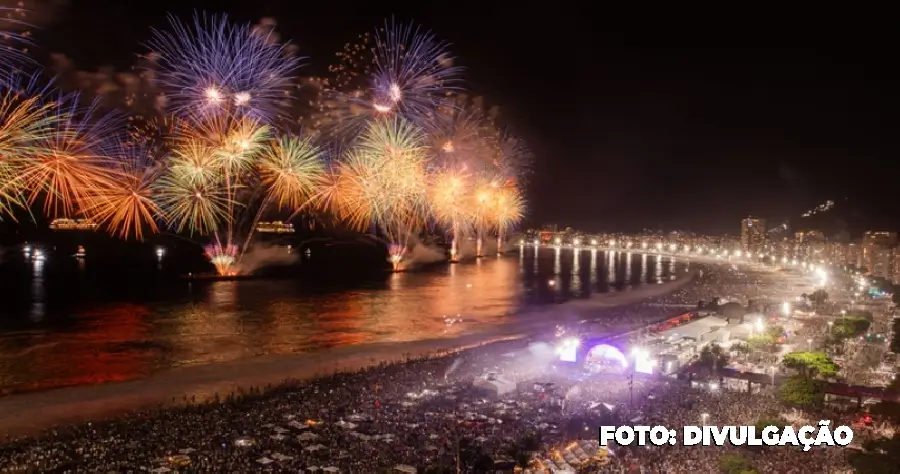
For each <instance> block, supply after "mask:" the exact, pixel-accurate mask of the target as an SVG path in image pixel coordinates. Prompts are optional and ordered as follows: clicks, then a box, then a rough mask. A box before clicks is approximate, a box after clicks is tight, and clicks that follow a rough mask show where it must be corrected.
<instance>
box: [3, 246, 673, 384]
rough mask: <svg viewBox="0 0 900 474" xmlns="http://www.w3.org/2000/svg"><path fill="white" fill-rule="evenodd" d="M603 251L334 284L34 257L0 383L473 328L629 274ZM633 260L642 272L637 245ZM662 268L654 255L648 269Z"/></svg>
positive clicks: (135, 372) (61, 379)
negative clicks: (111, 275)
mask: <svg viewBox="0 0 900 474" xmlns="http://www.w3.org/2000/svg"><path fill="white" fill-rule="evenodd" d="M551 252H552V253H551ZM600 254H603V252H598V251H597V250H590V251H587V250H584V251H573V250H572V249H549V248H545V249H543V250H538V251H536V252H535V251H529V250H526V251H525V252H523V253H522V255H520V258H502V259H481V260H479V261H478V263H472V262H464V263H461V264H458V265H447V266H445V267H438V268H437V269H434V270H431V271H426V272H421V273H397V274H391V275H389V276H387V275H385V276H384V277H383V278H381V279H375V280H372V281H369V282H367V283H365V284H364V285H362V286H360V285H355V286H353V287H348V286H342V287H339V288H325V287H313V286H311V285H313V283H311V282H307V283H304V282H301V281H283V280H282V281H279V280H248V281H221V282H207V283H201V282H194V283H191V284H187V283H182V282H178V281H175V282H169V283H170V285H169V286H165V287H162V286H160V287H157V286H153V285H149V284H147V283H148V282H154V281H157V280H159V278H158V277H157V276H156V275H148V277H147V278H144V279H140V278H138V279H137V280H136V281H135V282H134V283H132V285H133V286H136V287H137V288H138V290H133V291H130V292H129V291H124V290H123V289H122V288H117V289H116V290H115V291H114V290H111V289H109V287H108V286H105V285H107V284H108V283H109V282H105V283H96V282H94V280H93V278H94V277H95V275H94V274H87V275H85V274H83V273H82V272H78V271H74V268H75V266H74V265H71V263H70V261H69V263H68V265H69V267H68V268H70V270H69V271H70V274H69V276H66V277H65V278H63V277H60V278H58V279H59V280H60V282H61V283H60V284H58V285H47V284H46V282H45V267H44V266H45V265H54V263H55V262H54V261H53V260H49V261H47V262H46V263H44V262H35V263H34V264H30V265H29V267H28V270H29V271H30V272H31V281H30V292H29V291H27V289H26V291H24V292H18V293H17V294H16V295H14V296H13V298H16V297H21V298H23V301H22V302H23V303H26V304H24V305H19V306H16V305H15V304H12V303H11V304H10V306H9V308H13V307H17V308H21V309H20V310H19V311H20V312H19V313H16V312H15V311H14V310H9V309H6V308H0V312H2V313H4V314H3V317H2V318H0V386H3V387H5V388H9V389H32V388H48V387H57V386H64V385H73V384H83V383H95V382H102V381H113V380H127V379H132V378H139V377H143V376H145V375H147V374H149V373H152V372H154V371H157V370H162V369H167V368H172V367H176V366H180V365H187V364H208V363H216V362H222V361H229V360H236V359H242V358H247V357H253V356H258V355H262V354H290V353H298V352H303V351H310V350H315V349H318V348H322V347H329V346H340V345H351V344H363V343H375V342H380V343H391V342H402V341H412V340H423V339H431V338H435V337H454V336H458V335H461V334H467V333H474V332H482V331H486V330H490V329H493V328H496V327H498V326H499V325H502V324H506V323H509V322H512V321H517V320H519V318H522V317H523V316H517V315H516V314H517V313H519V312H520V310H521V309H522V308H523V306H525V305H535V304H547V303H551V302H559V301H560V300H565V299H569V298H577V297H589V296H591V295H592V294H593V293H598V292H604V291H609V289H610V288H614V287H617V288H624V287H626V286H628V285H629V282H630V283H631V284H632V285H634V284H637V282H634V281H631V280H630V278H631V276H632V274H633V273H632V271H631V264H632V262H633V260H632V257H631V255H630V254H625V255H622V254H618V253H606V254H604V255H600ZM588 257H589V258H590V261H589V262H587V263H585V262H583V259H585V258H588ZM601 259H602V260H601ZM529 260H530V261H529ZM619 260H621V262H619ZM604 262H605V265H606V268H605V269H604V268H603V265H604ZM617 265H618V266H619V268H618V270H619V271H617ZM622 265H624V268H621V266H622ZM667 265H668V264H667ZM153 267H155V263H154V264H153ZM153 267H151V268H153ZM53 268H56V267H53ZM641 268H642V270H641V271H642V275H643V274H645V273H646V268H647V257H646V256H642V257H641ZM667 268H672V267H670V266H669V267H667ZM151 271H152V270H151ZM601 272H604V275H601ZM662 272H663V262H662V260H661V259H657V261H656V275H657V279H659V278H661V275H662ZM51 274H52V275H57V273H51ZM671 274H672V275H674V274H675V272H674V269H672V271H671ZM604 276H605V277H604ZM53 278H55V279H56V278H57V277H55V276H54V277H53ZM67 279H72V280H75V281H70V280H67ZM53 281H56V280H53ZM73 288H77V290H76V289H73ZM123 288H124V287H123ZM82 290H84V291H82ZM75 291H77V292H79V293H78V295H77V296H75V293H73V292H75ZM10 311H12V312H10Z"/></svg>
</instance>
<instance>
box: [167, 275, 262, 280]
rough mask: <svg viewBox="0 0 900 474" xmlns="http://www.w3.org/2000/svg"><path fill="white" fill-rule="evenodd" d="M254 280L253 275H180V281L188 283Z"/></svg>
mask: <svg viewBox="0 0 900 474" xmlns="http://www.w3.org/2000/svg"><path fill="white" fill-rule="evenodd" d="M253 278H255V277H254V276H253V275H219V274H216V273H193V274H188V275H181V279H182V280H189V281H235V280H251V279H253Z"/></svg>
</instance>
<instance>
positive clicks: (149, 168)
mask: <svg viewBox="0 0 900 474" xmlns="http://www.w3.org/2000/svg"><path fill="white" fill-rule="evenodd" d="M113 156H114V159H115V163H116V164H117V165H118V166H117V168H116V169H114V171H113V172H112V173H111V174H110V178H111V183H110V185H109V186H100V187H97V188H94V189H91V190H90V192H89V193H88V195H87V199H86V201H85V205H84V207H83V209H82V212H83V213H84V214H85V215H86V216H87V217H89V218H90V219H91V220H92V221H93V222H95V223H97V224H99V225H102V226H105V227H106V228H107V229H108V231H109V232H110V233H112V234H114V235H118V236H120V237H122V238H124V239H128V238H130V237H134V238H136V239H138V240H141V239H143V236H144V231H145V230H146V231H149V232H151V233H156V232H159V228H158V227H157V224H156V221H157V219H160V218H161V219H165V217H166V216H165V213H163V211H162V209H161V208H160V206H159V205H158V204H157V202H156V201H154V185H155V184H156V182H157V180H158V179H159V178H160V175H161V173H162V163H161V162H159V161H158V160H156V159H154V157H153V155H152V154H151V153H150V151H149V150H148V149H147V148H145V147H139V146H138V147H135V146H127V145H126V146H122V147H121V148H120V149H119V150H118V151H117V152H116V153H115V154H114V155H113Z"/></svg>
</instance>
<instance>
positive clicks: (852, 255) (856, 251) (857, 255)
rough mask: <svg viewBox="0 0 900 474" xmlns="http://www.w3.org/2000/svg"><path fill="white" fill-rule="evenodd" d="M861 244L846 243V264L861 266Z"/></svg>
mask: <svg viewBox="0 0 900 474" xmlns="http://www.w3.org/2000/svg"><path fill="white" fill-rule="evenodd" d="M860 247H861V245H860V244H858V243H856V242H850V243H849V244H847V260H846V263H847V265H853V266H854V267H857V268H859V267H860V266H862V249H861V248H860Z"/></svg>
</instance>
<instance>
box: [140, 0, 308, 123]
mask: <svg viewBox="0 0 900 474" xmlns="http://www.w3.org/2000/svg"><path fill="white" fill-rule="evenodd" d="M169 25H170V30H169V31H159V30H154V31H153V39H152V40H151V41H150V43H149V45H148V46H149V47H150V48H151V49H152V50H153V51H154V53H155V54H154V55H153V57H154V59H155V62H156V67H157V71H156V72H157V74H158V75H159V82H160V86H161V88H162V89H163V90H164V91H165V94H166V97H167V100H168V104H169V106H170V108H171V112H173V113H175V114H178V115H193V116H196V114H197V112H198V111H202V112H204V113H219V112H222V111H233V112H236V113H240V114H247V115H249V116H251V117H254V118H257V119H260V120H264V121H271V120H274V119H275V118H277V117H278V116H280V115H281V114H282V113H283V112H284V111H285V109H286V108H287V106H288V105H289V100H288V99H289V97H290V91H291V88H292V87H291V86H292V85H293V79H294V73H295V71H296V70H297V68H299V66H300V62H301V60H302V58H300V57H296V56H293V55H291V54H289V51H288V50H287V49H286V47H285V45H283V44H280V43H279V42H278V41H277V38H276V36H275V34H274V33H273V32H272V30H271V28H265V27H263V28H255V27H253V26H252V25H250V24H249V23H248V24H234V23H231V22H229V21H228V17H227V16H225V15H221V16H217V15H207V14H196V15H194V20H193V22H191V23H186V22H182V21H181V20H178V19H177V18H175V17H173V16H169Z"/></svg>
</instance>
